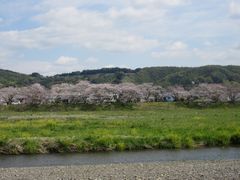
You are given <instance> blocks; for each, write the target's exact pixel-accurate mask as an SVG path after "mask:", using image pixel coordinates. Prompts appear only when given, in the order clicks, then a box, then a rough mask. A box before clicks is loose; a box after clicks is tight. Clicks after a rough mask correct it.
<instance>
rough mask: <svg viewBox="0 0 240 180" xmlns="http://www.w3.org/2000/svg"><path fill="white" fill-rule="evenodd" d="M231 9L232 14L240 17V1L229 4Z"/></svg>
mask: <svg viewBox="0 0 240 180" xmlns="http://www.w3.org/2000/svg"><path fill="white" fill-rule="evenodd" d="M229 11H230V14H231V16H233V17H240V2H239V1H232V2H231V3H230V5H229Z"/></svg>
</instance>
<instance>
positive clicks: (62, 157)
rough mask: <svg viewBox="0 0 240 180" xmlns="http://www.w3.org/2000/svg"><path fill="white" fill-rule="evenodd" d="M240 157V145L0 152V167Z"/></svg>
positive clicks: (239, 158) (237, 158)
mask: <svg viewBox="0 0 240 180" xmlns="http://www.w3.org/2000/svg"><path fill="white" fill-rule="evenodd" d="M230 159H234V160H240V148H237V147H231V148H202V149H191V150H146V151H125V152H100V153H80V154H78V153H76V154H39V155H0V167H1V168H7V167H42V166H67V165H91V164H113V163H139V162H143V163H144V162H163V161H164V162H166V161H187V160H230Z"/></svg>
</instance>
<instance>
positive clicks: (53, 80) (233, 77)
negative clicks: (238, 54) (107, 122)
mask: <svg viewBox="0 0 240 180" xmlns="http://www.w3.org/2000/svg"><path fill="white" fill-rule="evenodd" d="M80 80H86V81H89V82H91V83H96V84H100V83H111V84H120V83H135V84H143V83H153V84H154V85H161V86H163V87H167V86H173V85H181V86H184V87H191V86H194V85H196V84H201V83H210V84H211V83H213V84H219V83H226V82H227V83H228V82H237V83H240V66H203V67H194V68H191V67H149V68H138V69H135V70H131V69H126V68H103V69H99V70H84V71H81V72H80V71H76V72H72V73H64V74H58V75H55V76H47V77H46V76H42V75H40V74H38V73H32V74H31V75H26V74H20V73H16V72H12V71H7V70H0V87H7V86H15V87H18V86H28V85H31V84H34V83H39V84H41V85H43V86H45V87H51V86H52V85H54V84H61V83H73V84H75V83H78V82H79V81H80Z"/></svg>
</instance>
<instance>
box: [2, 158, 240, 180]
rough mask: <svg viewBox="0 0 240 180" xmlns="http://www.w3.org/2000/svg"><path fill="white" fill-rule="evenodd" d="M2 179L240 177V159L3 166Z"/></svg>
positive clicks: (70, 179)
mask: <svg viewBox="0 0 240 180" xmlns="http://www.w3.org/2000/svg"><path fill="white" fill-rule="evenodd" d="M0 179H1V180H15V179H24V180H25V179H26V180H28V179H29V180H33V179H46V180H49V179H69V180H74V179H88V180H90V179H218V180H219V179H236V180H237V179H240V160H227V161H180V162H179V161H175V162H159V163H133V164H107V165H82V166H58V167H32V168H1V169H0Z"/></svg>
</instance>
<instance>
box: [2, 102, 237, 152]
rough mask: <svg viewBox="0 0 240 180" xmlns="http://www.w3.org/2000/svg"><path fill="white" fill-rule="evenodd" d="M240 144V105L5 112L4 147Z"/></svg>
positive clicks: (21, 149)
mask: <svg viewBox="0 0 240 180" xmlns="http://www.w3.org/2000/svg"><path fill="white" fill-rule="evenodd" d="M236 145H240V106H232V107H230V106H220V107H215V108H202V109H197V108H187V107H183V106H179V105H176V104H174V103H142V104H138V105H136V106H134V107H133V109H132V110H129V109H125V110H116V109H115V110H97V111H65V112H13V111H2V112H0V153H2V154H21V153H27V154H28V153H49V152H88V151H111V150H119V151H122V150H138V149H175V148H197V147H202V146H236Z"/></svg>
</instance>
